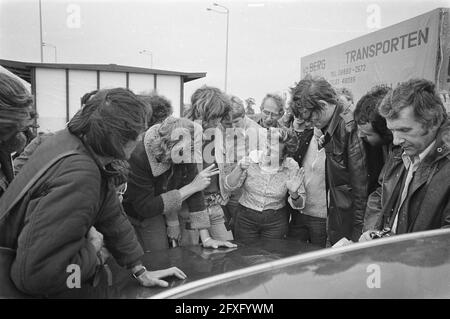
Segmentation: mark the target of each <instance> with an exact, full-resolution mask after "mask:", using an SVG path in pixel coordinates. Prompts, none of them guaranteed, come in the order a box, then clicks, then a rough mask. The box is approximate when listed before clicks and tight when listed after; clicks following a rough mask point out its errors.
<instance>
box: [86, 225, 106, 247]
mask: <svg viewBox="0 0 450 319" xmlns="http://www.w3.org/2000/svg"><path fill="white" fill-rule="evenodd" d="M87 239H88V240H89V242H90V243H91V244H92V245H93V246H94V247H95V251H96V252H99V251H100V250H101V249H102V247H103V235H102V234H101V233H99V232H98V231H97V229H95V227H94V226H92V227H91V228H90V229H89V232H88V235H87Z"/></svg>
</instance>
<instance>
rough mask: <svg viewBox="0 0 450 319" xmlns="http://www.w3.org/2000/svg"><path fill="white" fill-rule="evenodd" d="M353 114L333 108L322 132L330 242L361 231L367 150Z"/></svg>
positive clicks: (353, 235)
mask: <svg viewBox="0 0 450 319" xmlns="http://www.w3.org/2000/svg"><path fill="white" fill-rule="evenodd" d="M362 143H363V142H362V140H361V139H360V138H359V137H358V136H357V130H356V124H355V121H354V119H353V114H352V113H346V114H343V107H342V105H339V104H338V105H336V110H335V112H334V114H333V116H332V118H331V120H330V123H329V125H328V128H327V130H326V132H325V134H324V142H323V144H322V146H323V147H324V148H325V152H326V166H325V167H326V180H327V193H328V192H329V193H328V196H327V197H328V237H329V240H330V242H331V244H334V243H336V242H337V241H339V240H340V239H341V238H343V237H346V238H347V239H351V240H353V241H357V240H358V239H359V236H360V235H361V233H362V227H363V221H364V213H365V208H366V202H367V197H368V190H367V189H368V179H367V165H366V153H365V151H364V146H363V144H362Z"/></svg>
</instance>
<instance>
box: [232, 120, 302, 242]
mask: <svg viewBox="0 0 450 319" xmlns="http://www.w3.org/2000/svg"><path fill="white" fill-rule="evenodd" d="M297 147H298V142H297V137H296V135H295V134H294V133H293V132H291V131H288V130H286V129H283V128H272V129H270V131H269V132H268V136H267V143H266V149H265V150H264V151H252V152H250V154H249V156H248V157H244V158H243V159H242V160H241V161H240V162H239V164H238V165H237V166H236V168H235V169H234V170H233V171H232V172H231V173H230V174H229V175H228V176H227V177H226V178H225V187H226V188H227V189H228V190H230V191H233V190H235V189H237V188H239V187H242V196H241V198H240V199H239V203H240V206H239V211H238V213H237V219H236V223H235V225H234V229H235V237H236V239H238V240H246V239H251V240H254V239H259V238H269V239H283V238H284V237H285V235H286V233H287V231H288V222H289V221H288V218H289V214H288V211H287V209H286V195H289V197H288V202H289V204H290V205H291V206H292V208H294V209H302V208H303V207H304V205H305V198H306V197H305V196H306V195H305V188H304V184H303V175H304V172H303V169H300V168H299V165H298V164H297V162H296V161H295V160H294V159H293V158H291V157H289V156H292V154H294V153H295V151H296V149H297Z"/></svg>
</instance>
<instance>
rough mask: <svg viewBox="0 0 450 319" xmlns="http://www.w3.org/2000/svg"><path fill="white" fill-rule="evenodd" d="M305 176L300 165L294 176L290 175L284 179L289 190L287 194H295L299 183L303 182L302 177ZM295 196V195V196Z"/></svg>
mask: <svg viewBox="0 0 450 319" xmlns="http://www.w3.org/2000/svg"><path fill="white" fill-rule="evenodd" d="M304 177H305V170H304V168H303V167H301V168H300V169H299V170H298V171H297V173H295V175H294V176H292V177H291V179H289V180H288V181H286V187H287V189H288V191H289V194H291V195H292V194H297V191H298V189H299V188H300V185H301V184H302V183H303V179H304ZM295 197H297V196H295Z"/></svg>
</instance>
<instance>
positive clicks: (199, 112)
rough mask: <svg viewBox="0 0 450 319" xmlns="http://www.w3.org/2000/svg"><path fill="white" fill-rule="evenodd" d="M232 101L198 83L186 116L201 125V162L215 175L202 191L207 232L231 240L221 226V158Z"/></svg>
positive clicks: (223, 197) (224, 198) (223, 193)
mask: <svg viewBox="0 0 450 319" xmlns="http://www.w3.org/2000/svg"><path fill="white" fill-rule="evenodd" d="M231 105H232V102H231V100H230V98H229V97H228V96H227V95H226V94H225V93H223V92H222V91H221V90H219V89H218V88H215V87H211V86H206V85H205V86H202V87H201V88H199V89H197V90H196V91H195V92H194V93H193V94H192V97H191V108H190V109H189V113H188V115H187V117H188V118H189V119H191V120H192V121H195V122H197V123H200V124H201V125H202V128H203V140H202V148H201V149H202V155H203V158H202V161H201V162H202V165H203V168H204V167H208V166H210V165H214V166H216V167H217V168H218V169H219V175H215V176H213V177H212V178H211V183H210V184H209V185H208V187H206V188H205V189H204V190H203V193H204V195H205V206H206V209H207V211H208V215H209V218H210V222H211V228H210V231H211V233H212V235H213V237H214V238H220V239H222V240H231V239H233V234H232V232H231V230H228V229H227V227H226V226H225V224H226V222H225V212H224V209H223V206H226V205H227V203H228V200H229V197H230V193H229V192H227V191H226V190H225V188H224V185H223V181H224V178H225V172H226V171H227V169H228V168H229V165H228V164H232V163H226V162H225V159H224V154H226V151H225V150H224V141H225V139H224V138H225V136H226V134H224V133H225V129H226V128H231V127H232V117H231V112H232V107H231Z"/></svg>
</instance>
